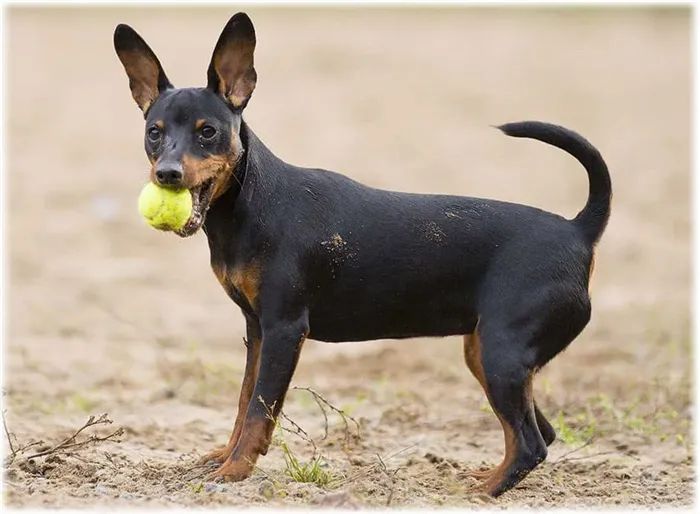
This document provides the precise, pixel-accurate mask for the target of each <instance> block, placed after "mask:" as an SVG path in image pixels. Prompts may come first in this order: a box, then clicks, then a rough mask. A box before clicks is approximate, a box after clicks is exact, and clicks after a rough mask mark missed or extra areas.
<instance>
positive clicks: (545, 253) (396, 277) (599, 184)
mask: <svg viewBox="0 0 700 514" xmlns="http://www.w3.org/2000/svg"><path fill="white" fill-rule="evenodd" d="M255 45H256V36H255V29H254V27H253V24H252V22H251V20H250V18H249V17H248V16H247V15H246V14H245V13H238V14H236V15H234V16H233V17H232V18H231V19H230V20H229V21H228V23H227V24H226V26H225V28H224V29H223V31H222V33H221V35H220V37H219V39H218V41H217V43H216V46H215V48H214V52H213V55H212V58H211V61H210V63H209V68H208V72H207V79H208V80H207V86H206V87H202V88H182V89H177V88H175V87H174V86H173V85H172V84H171V83H170V81H169V80H168V78H167V76H166V74H165V72H164V70H163V67H162V66H161V64H160V62H159V60H158V58H157V57H156V55H155V54H154V53H153V51H152V50H151V48H150V47H149V46H148V45H147V44H146V42H145V41H144V40H143V39H142V38H141V37H140V36H139V35H138V34H137V33H136V32H135V31H134V30H133V29H132V28H130V27H129V26H127V25H123V24H120V25H118V26H117V27H116V30H115V32H114V46H115V50H116V53H117V55H118V57H119V59H120V61H121V63H122V64H123V66H124V69H125V71H126V74H127V76H128V79H129V87H130V89H131V93H132V96H133V98H134V100H135V101H136V103H137V104H138V106H139V107H140V109H141V111H142V112H143V116H144V119H145V122H146V123H145V127H146V128H145V150H146V154H147V156H148V159H149V160H150V163H151V172H150V180H151V181H153V182H154V183H155V184H158V185H160V186H162V187H168V188H174V189H182V188H187V189H188V190H189V191H190V192H191V194H192V199H193V214H192V216H191V217H190V219H189V221H188V222H187V223H186V225H185V226H184V227H183V228H181V229H180V230H177V231H175V232H176V233H177V234H178V235H179V236H182V237H188V236H191V235H193V234H195V233H196V232H197V231H198V230H199V229H200V228H201V229H202V231H203V232H204V233H205V234H206V237H207V240H208V243H209V249H210V255H211V267H212V269H213V271H214V274H215V275H216V278H217V279H218V281H219V282H220V284H221V286H222V287H223V289H224V290H225V291H226V293H227V294H228V296H229V297H230V298H231V299H232V300H233V301H234V302H235V303H236V304H237V305H238V307H239V308H240V309H241V311H242V313H243V316H244V317H245V321H246V338H245V339H244V341H245V343H246V347H247V350H246V353H247V357H246V366H245V372H244V377H243V382H242V386H241V392H240V398H239V402H238V414H237V417H236V421H235V424H234V427H233V431H232V434H231V437H230V439H229V441H228V444H227V445H226V446H224V447H221V448H218V449H216V450H214V451H213V452H211V453H209V454H207V455H206V456H205V457H204V458H203V459H202V460H203V462H210V461H215V462H216V463H218V464H219V467H218V469H217V470H216V471H215V472H213V474H212V475H211V476H210V478H212V479H214V478H216V477H223V478H224V479H225V480H227V481H239V480H243V479H245V478H247V477H249V476H250V475H251V473H252V471H253V467H254V465H255V463H256V461H257V460H258V457H259V456H260V455H265V454H266V453H267V450H268V447H269V446H270V441H271V437H272V432H273V429H274V419H275V418H276V416H278V415H279V413H280V411H281V409H282V406H283V403H284V399H285V395H286V393H287V390H288V388H289V384H290V381H291V379H292V375H293V374H294V370H295V368H296V365H297V362H298V360H299V355H300V353H301V350H302V346H303V345H304V341H306V339H314V340H317V341H324V342H350V341H366V340H376V339H406V338H413V337H424V336H429V337H445V336H452V335H462V336H463V337H464V358H465V361H466V364H467V366H468V368H469V369H470V370H471V372H472V373H473V375H474V376H475V377H476V379H477V380H478V382H479V384H481V386H482V387H483V389H484V391H485V393H486V396H487V398H488V400H489V402H490V404H491V407H492V408H493V411H494V413H495V414H496V416H497V417H498V419H499V421H500V422H501V425H502V427H503V433H504V437H505V457H504V459H503V461H502V463H501V464H500V465H499V466H496V467H494V468H493V469H492V470H489V471H474V472H472V473H471V475H472V476H473V477H475V478H477V479H478V484H479V485H478V486H477V487H478V489H479V490H480V491H483V492H485V493H487V494H489V495H491V496H493V497H496V496H499V495H500V494H502V493H504V492H505V491H508V490H509V489H511V488H512V487H514V486H515V485H516V484H518V483H519V482H520V481H521V480H522V479H523V478H524V477H525V476H526V475H527V474H528V473H529V472H530V471H532V470H533V469H534V468H535V467H536V466H537V465H538V464H539V463H541V462H542V461H543V460H544V459H545V458H546V456H547V447H548V446H549V445H550V444H551V443H552V441H554V439H555V437H556V434H555V431H554V429H553V428H552V426H551V424H550V423H549V422H548V421H547V419H546V418H545V417H544V415H543V414H542V412H541V411H540V409H539V408H538V406H537V402H536V401H535V399H534V397H533V389H532V384H533V377H534V376H535V374H536V373H537V372H538V370H540V369H541V368H542V367H543V366H544V365H545V364H547V363H548V362H549V361H550V360H551V359H552V358H553V357H554V356H556V355H557V354H558V353H560V352H561V351H562V350H564V349H565V348H566V347H567V346H568V345H569V344H570V343H571V342H572V341H573V340H574V339H575V338H576V337H577V336H578V335H579V334H580V333H581V331H582V330H583V329H584V327H585V326H586V325H587V324H588V322H589V320H590V316H591V301H590V296H589V284H590V280H591V276H592V274H593V268H594V262H595V249H596V245H597V243H598V242H599V240H600V238H601V236H602V234H603V232H604V230H605V228H606V225H607V222H608V219H609V217H610V209H611V202H612V185H611V180H610V175H609V172H608V168H607V166H606V163H605V161H604V160H603V158H602V156H601V154H600V153H599V152H598V150H597V149H596V148H595V147H593V146H592V145H591V144H590V143H589V142H588V141H587V140H586V139H584V138H583V137H582V136H580V135H579V134H577V133H575V132H573V131H571V130H568V129H566V128H564V127H561V126H558V125H553V124H549V123H544V122H538V121H526V122H517V123H508V124H505V125H502V126H500V127H498V128H499V129H500V130H501V131H502V132H504V133H505V134H507V135H509V136H512V137H519V138H530V139H535V140H538V141H541V142H544V143H547V144H549V145H552V146H555V147H557V148H560V149H561V150H564V151H565V152H568V153H569V154H571V155H572V156H573V157H574V158H576V159H577V160H578V161H579V162H580V163H581V164H582V165H583V167H584V168H585V169H586V171H587V173H588V178H589V196H588V200H587V203H586V205H585V207H584V208H583V210H581V212H580V213H579V214H578V215H577V216H576V217H574V218H573V219H571V220H568V219H565V218H563V217H561V216H559V215H556V214H552V213H549V212H546V211H543V210H540V209H537V208H534V207H529V206H525V205H519V204H515V203H507V202H502V201H497V200H488V199H483V198H471V197H460V196H449V195H427V194H409V193H402V192H395V191H386V190H380V189H375V188H371V187H368V186H365V185H362V184H360V183H358V182H356V181H354V180H352V179H350V178H348V177H346V176H343V175H341V174H338V173H334V172H331V171H326V170H321V169H305V168H300V167H297V166H293V165H291V164H287V163H285V162H283V161H282V160H280V159H279V158H277V157H276V156H275V155H274V154H273V153H272V152H271V151H270V150H269V149H268V148H267V147H266V146H265V144H264V143H263V142H262V141H261V140H260V139H259V138H258V137H257V136H256V135H255V133H254V132H253V131H252V130H251V128H250V127H249V126H248V125H247V124H246V123H245V122H244V121H243V118H242V114H243V110H244V109H245V107H246V105H247V104H248V102H249V101H250V98H251V95H252V94H253V91H254V89H255V85H256V81H257V73H256V71H255V68H254V62H253V61H254V51H255ZM270 413H271V415H270Z"/></svg>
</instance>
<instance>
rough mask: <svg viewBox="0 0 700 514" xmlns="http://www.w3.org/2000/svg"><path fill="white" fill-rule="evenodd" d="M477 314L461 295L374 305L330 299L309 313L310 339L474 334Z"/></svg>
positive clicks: (335, 339)
mask: <svg viewBox="0 0 700 514" xmlns="http://www.w3.org/2000/svg"><path fill="white" fill-rule="evenodd" d="M476 322H477V315H476V313H475V312H474V309H473V306H472V305H471V302H470V301H469V300H468V299H467V298H465V295H464V293H461V294H443V295H440V296H439V297H435V298H425V297H423V298H408V299H407V298H403V299H402V300H399V299H398V298H397V299H396V300H395V301H394V302H390V303H388V302H383V303H379V302H374V301H372V299H371V298H365V299H364V301H363V300H362V299H358V301H356V302H353V301H348V298H344V299H343V300H341V301H340V302H334V301H332V300H330V299H329V301H327V302H319V305H317V306H315V308H313V309H311V310H310V312H309V328H310V332H309V336H308V337H309V338H310V339H314V340H316V341H325V342H351V341H370V340H375V339H405V338H410V337H444V336H449V335H457V334H469V333H472V332H473V330H474V327H475V326H476Z"/></svg>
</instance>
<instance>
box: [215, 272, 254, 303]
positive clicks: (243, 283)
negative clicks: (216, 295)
mask: <svg viewBox="0 0 700 514" xmlns="http://www.w3.org/2000/svg"><path fill="white" fill-rule="evenodd" d="M211 268H212V271H214V275H216V278H217V280H218V281H219V283H220V284H221V287H223V288H224V291H226V294H228V295H229V297H230V298H231V299H232V300H233V301H234V302H236V304H238V306H239V307H241V308H243V309H246V308H252V309H255V307H256V305H257V301H258V294H259V290H260V268H259V266H257V265H256V264H255V263H245V264H238V265H235V266H228V265H226V264H212V267H211Z"/></svg>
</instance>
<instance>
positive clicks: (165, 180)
mask: <svg viewBox="0 0 700 514" xmlns="http://www.w3.org/2000/svg"><path fill="white" fill-rule="evenodd" d="M182 176H183V174H182V166H181V165H178V164H175V163H163V164H161V165H159V166H158V167H157V168H156V180H157V181H158V184H160V185H161V186H177V185H178V184H180V183H181V182H182Z"/></svg>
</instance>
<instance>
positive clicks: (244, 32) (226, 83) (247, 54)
mask: <svg viewBox="0 0 700 514" xmlns="http://www.w3.org/2000/svg"><path fill="white" fill-rule="evenodd" d="M254 52H255V29H254V28H253V22H252V21H250V18H249V17H248V15H247V14H245V13H242V12H239V13H238V14H235V15H234V16H232V17H231V19H230V20H229V21H228V23H227V24H226V26H225V27H224V30H223V32H221V36H219V41H218V42H217V43H216V47H214V54H213V55H212V57H211V62H210V63H209V71H208V72H207V77H208V80H209V82H208V85H207V87H208V88H209V89H211V90H213V91H215V92H217V93H219V94H220V95H221V96H223V97H224V98H225V99H226V100H227V101H228V102H229V103H230V104H231V105H232V106H233V107H236V108H238V107H240V108H243V107H245V106H246V104H247V103H248V100H249V99H250V95H252V94H253V90H254V89H255V83H256V81H257V77H258V75H257V73H256V72H255V68H254V67H253V53H254Z"/></svg>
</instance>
